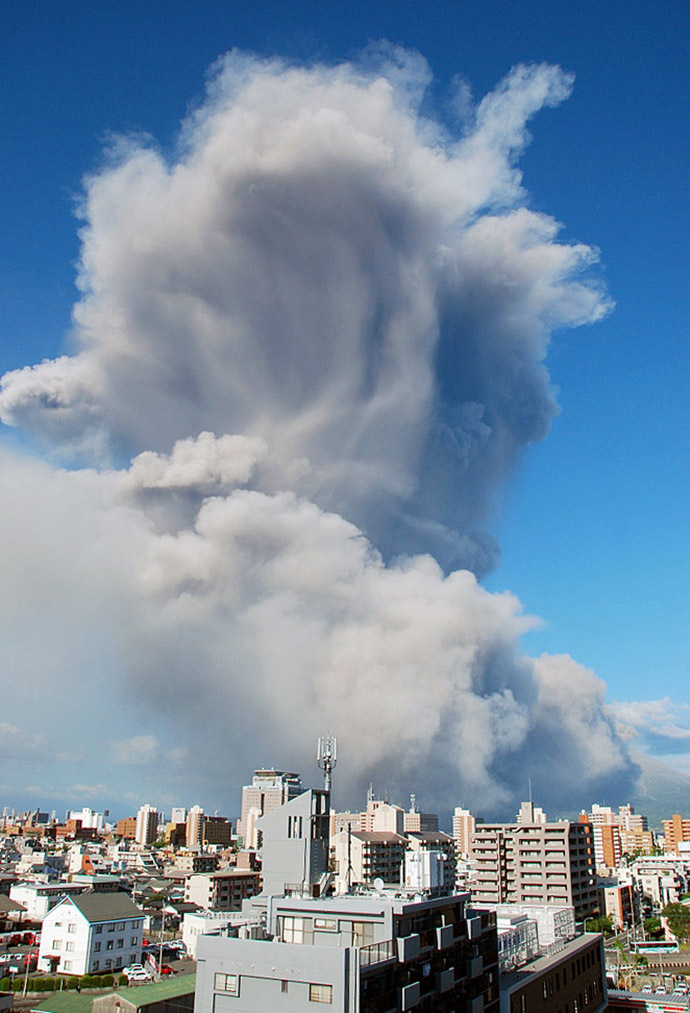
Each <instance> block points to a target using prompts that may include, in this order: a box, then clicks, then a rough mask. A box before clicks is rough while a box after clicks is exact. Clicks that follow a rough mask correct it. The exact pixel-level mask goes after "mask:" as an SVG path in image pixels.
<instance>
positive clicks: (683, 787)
mask: <svg viewBox="0 0 690 1013" xmlns="http://www.w3.org/2000/svg"><path fill="white" fill-rule="evenodd" d="M630 755H631V757H632V759H633V760H634V761H635V763H637V764H638V765H639V767H640V769H641V773H640V776H639V778H638V779H637V784H636V785H635V789H634V792H633V794H632V796H631V798H630V802H631V803H632V805H633V807H634V809H635V812H638V813H644V815H645V816H647V818H648V820H649V827H650V829H653V830H661V829H662V826H661V821H662V819H669V818H670V817H671V816H672V815H673V813H678V812H679V813H681V814H682V815H683V816H690V777H688V776H687V775H686V774H681V773H680V772H679V771H677V770H675V769H674V768H673V767H671V766H669V764H667V763H663V762H662V761H661V760H656V759H655V758H654V757H652V756H648V755H647V754H646V753H638V752H633V751H631V753H630Z"/></svg>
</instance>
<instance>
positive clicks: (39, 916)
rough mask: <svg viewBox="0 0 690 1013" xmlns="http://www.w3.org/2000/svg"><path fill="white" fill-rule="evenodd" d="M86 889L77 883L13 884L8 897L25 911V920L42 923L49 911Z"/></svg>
mask: <svg viewBox="0 0 690 1013" xmlns="http://www.w3.org/2000/svg"><path fill="white" fill-rule="evenodd" d="M85 891H86V887H85V886H83V885H81V884H77V883H23V882H19V883H13V884H12V886H11V887H10V892H9V897H10V900H13V901H14V902H15V903H17V904H21V905H22V906H23V907H24V909H25V910H26V918H27V920H28V921H32V922H42V921H43V919H44V918H45V917H46V915H47V914H48V912H49V911H52V909H53V908H54V907H57V905H58V904H59V903H60V902H61V901H62V900H63V899H64V898H65V897H76V896H77V895H78V894H80V893H84V892H85Z"/></svg>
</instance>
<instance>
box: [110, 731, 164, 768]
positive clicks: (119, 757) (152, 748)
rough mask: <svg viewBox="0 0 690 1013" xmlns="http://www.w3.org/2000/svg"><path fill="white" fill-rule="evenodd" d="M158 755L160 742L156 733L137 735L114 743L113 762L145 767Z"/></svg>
mask: <svg viewBox="0 0 690 1013" xmlns="http://www.w3.org/2000/svg"><path fill="white" fill-rule="evenodd" d="M157 755H158V742H157V740H156V737H155V736H154V735H135V736H133V737H132V738H131V739H121V740H120V741H119V742H113V743H112V758H113V763H120V764H122V765H123V766H127V767H143V766H145V765H147V764H149V763H152V762H153V761H154V760H155V759H156V757H157Z"/></svg>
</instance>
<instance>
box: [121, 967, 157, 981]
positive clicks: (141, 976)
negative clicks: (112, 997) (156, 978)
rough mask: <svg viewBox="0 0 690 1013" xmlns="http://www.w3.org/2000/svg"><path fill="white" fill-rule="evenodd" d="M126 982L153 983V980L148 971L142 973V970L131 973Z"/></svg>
mask: <svg viewBox="0 0 690 1013" xmlns="http://www.w3.org/2000/svg"><path fill="white" fill-rule="evenodd" d="M127 981H129V982H130V983H131V982H145V981H153V978H152V977H151V975H150V974H149V972H148V971H144V970H143V969H142V970H141V971H133V972H132V973H131V974H128V975H127Z"/></svg>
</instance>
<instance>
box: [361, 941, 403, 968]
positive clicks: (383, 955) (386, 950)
mask: <svg viewBox="0 0 690 1013" xmlns="http://www.w3.org/2000/svg"><path fill="white" fill-rule="evenodd" d="M398 941H399V940H395V939H386V940H384V942H382V943H372V944H371V946H360V949H359V966H360V967H362V968H364V967H373V966H374V964H383V963H385V962H386V961H387V960H396V959H397V955H398V953H397V948H396V945H395V944H396V942H398Z"/></svg>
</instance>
